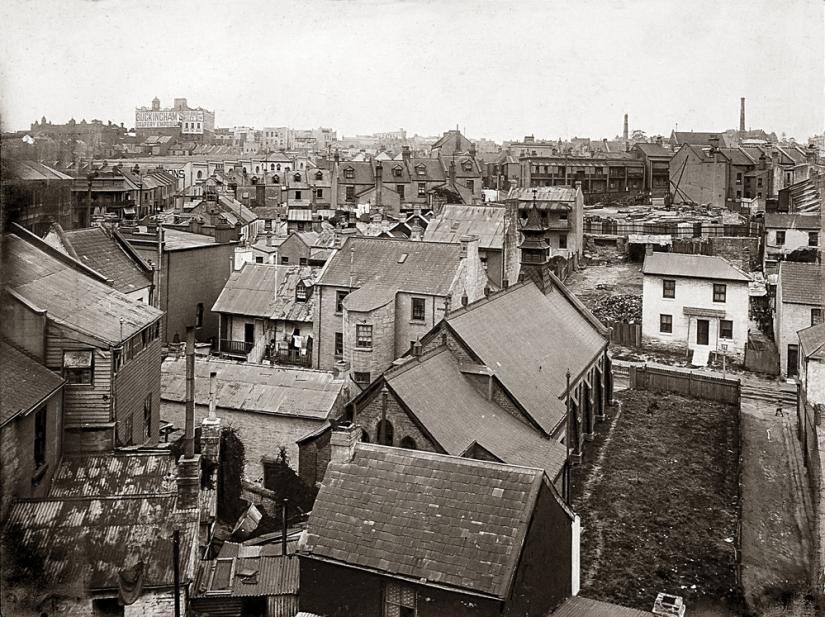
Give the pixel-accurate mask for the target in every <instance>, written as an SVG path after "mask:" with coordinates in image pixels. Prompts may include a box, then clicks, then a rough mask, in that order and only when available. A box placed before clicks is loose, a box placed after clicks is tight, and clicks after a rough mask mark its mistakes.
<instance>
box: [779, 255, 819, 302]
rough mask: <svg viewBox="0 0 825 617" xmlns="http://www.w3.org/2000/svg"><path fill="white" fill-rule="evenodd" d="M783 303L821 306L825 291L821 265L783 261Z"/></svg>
mask: <svg viewBox="0 0 825 617" xmlns="http://www.w3.org/2000/svg"><path fill="white" fill-rule="evenodd" d="M779 286H780V288H781V293H782V302H783V303H785V302H787V303H790V304H810V305H813V306H821V305H822V304H823V300H825V298H823V296H824V295H825V291H823V287H825V280H823V274H822V267H821V266H820V264H813V263H797V262H793V261H782V262H780V263H779Z"/></svg>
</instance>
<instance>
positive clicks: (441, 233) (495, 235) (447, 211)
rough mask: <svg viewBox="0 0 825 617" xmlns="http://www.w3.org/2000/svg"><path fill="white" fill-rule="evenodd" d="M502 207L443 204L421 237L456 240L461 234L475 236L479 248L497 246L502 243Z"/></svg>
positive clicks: (503, 211) (445, 240) (441, 240)
mask: <svg viewBox="0 0 825 617" xmlns="http://www.w3.org/2000/svg"><path fill="white" fill-rule="evenodd" d="M504 216H505V209H504V207H503V206H465V205H453V204H450V205H446V206H444V209H443V210H442V211H441V214H439V215H438V216H436V217H435V218H433V219H432V221H430V223H429V224H428V225H427V229H426V230H425V231H424V240H426V241H430V242H452V243H456V242H459V241H460V239H461V236H466V235H470V234H472V235H475V236H478V246H479V248H483V249H501V247H502V246H503V245H504Z"/></svg>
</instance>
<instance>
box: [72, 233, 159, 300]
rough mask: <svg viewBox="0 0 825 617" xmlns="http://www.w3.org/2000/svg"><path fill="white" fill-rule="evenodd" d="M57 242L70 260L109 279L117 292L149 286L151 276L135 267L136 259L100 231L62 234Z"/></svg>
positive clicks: (113, 239)
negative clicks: (74, 259) (60, 242)
mask: <svg viewBox="0 0 825 617" xmlns="http://www.w3.org/2000/svg"><path fill="white" fill-rule="evenodd" d="M61 239H62V240H63V245H64V246H65V247H66V249H67V251H68V252H69V254H70V255H71V256H72V257H75V258H76V259H77V260H78V261H80V262H81V263H83V264H86V265H87V266H89V267H90V268H91V269H92V270H95V271H97V272H100V274H102V275H103V276H105V277H106V278H107V279H111V280H112V281H113V283H114V288H115V289H117V290H118V291H122V292H123V293H129V292H132V291H137V290H139V289H145V288H146V287H149V286H151V284H152V281H151V279H150V277H151V274H149V273H148V272H147V271H146V270H145V269H143V268H142V267H141V265H139V262H138V261H137V259H139V258H138V257H136V256H133V255H130V254H129V253H127V252H126V249H124V248H123V246H122V245H121V244H120V242H118V240H117V239H116V238H114V237H113V236H110V235H109V234H108V233H107V232H106V230H105V229H103V228H102V227H92V228H89V229H76V230H73V231H64V232H63V234H62V238H61ZM72 253H73V254H72Z"/></svg>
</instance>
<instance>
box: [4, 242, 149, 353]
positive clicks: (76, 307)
mask: <svg viewBox="0 0 825 617" xmlns="http://www.w3.org/2000/svg"><path fill="white" fill-rule="evenodd" d="M37 242H40V241H39V240H37ZM43 246H44V247H46V246H47V245H45V244H44V245H43ZM48 251H54V253H55V254H54V256H53V255H52V253H50V252H48ZM57 255H60V254H59V253H58V252H57V251H56V250H55V249H52V248H51V247H48V248H47V250H44V249H41V248H39V247H37V246H35V245H34V244H33V243H32V241H26V240H24V239H22V238H21V237H20V236H18V235H16V234H7V235H6V236H5V238H4V242H3V274H4V278H5V281H4V282H5V283H6V286H7V289H11V290H13V291H14V292H16V293H17V294H19V295H20V296H22V297H23V298H25V299H26V300H27V301H28V302H30V303H31V304H33V305H35V306H37V307H39V308H41V309H44V310H46V311H47V312H48V315H49V318H50V319H52V320H55V321H58V322H63V323H65V324H67V325H68V326H69V327H70V328H73V329H75V330H77V331H79V332H82V333H84V334H87V335H89V336H91V337H93V338H95V339H97V340H100V341H103V342H105V343H109V344H118V343H120V342H121V341H124V340H126V339H128V338H129V337H131V336H132V335H134V334H135V333H137V332H139V331H140V330H142V329H144V328H145V327H147V326H148V325H150V324H152V323H154V322H155V321H157V320H158V319H160V317H161V316H162V315H163V312H162V311H160V310H158V309H156V308H154V307H152V306H148V305H146V304H145V303H143V302H138V301H136V300H132V299H131V298H128V297H127V296H125V295H124V294H122V293H121V292H119V291H117V290H116V289H115V288H113V287H109V286H108V285H106V284H105V283H103V282H101V281H99V280H98V279H95V278H92V276H88V275H86V274H84V273H83V272H82V271H81V270H80V269H78V268H76V267H73V266H72V265H71V262H72V261H73V260H72V259H71V258H70V257H68V256H66V255H60V258H58V257H57Z"/></svg>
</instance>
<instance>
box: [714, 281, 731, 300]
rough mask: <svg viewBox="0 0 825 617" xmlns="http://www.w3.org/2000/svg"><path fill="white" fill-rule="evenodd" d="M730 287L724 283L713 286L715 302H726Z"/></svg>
mask: <svg viewBox="0 0 825 617" xmlns="http://www.w3.org/2000/svg"><path fill="white" fill-rule="evenodd" d="M727 293H728V286H727V285H725V284H724V283H714V284H713V301H714V302H724V301H725V300H726V299H727Z"/></svg>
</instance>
